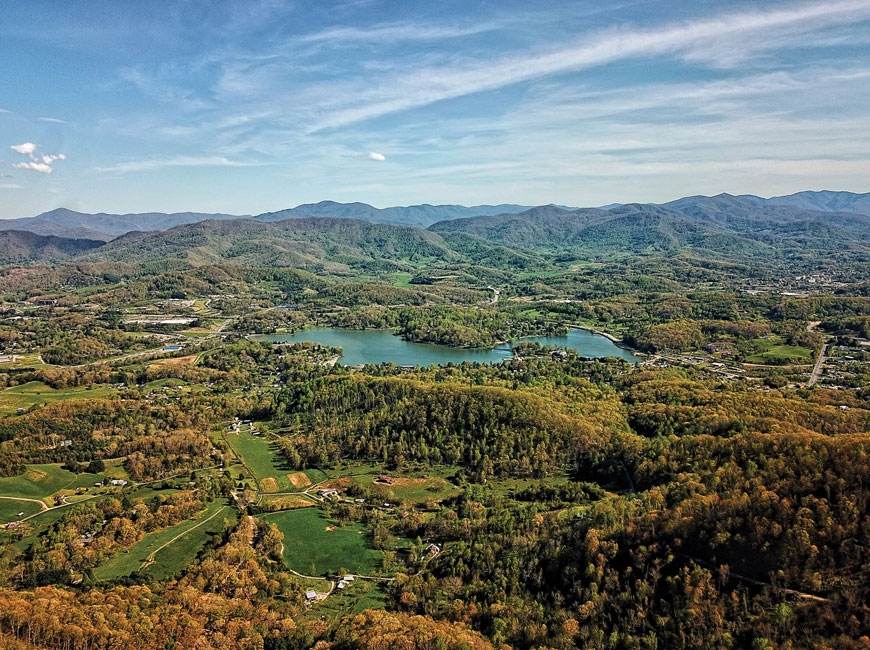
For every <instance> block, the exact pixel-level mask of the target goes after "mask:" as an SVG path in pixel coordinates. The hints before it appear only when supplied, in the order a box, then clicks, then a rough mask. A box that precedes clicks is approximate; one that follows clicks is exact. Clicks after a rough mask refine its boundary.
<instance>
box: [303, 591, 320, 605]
mask: <svg viewBox="0 0 870 650" xmlns="http://www.w3.org/2000/svg"><path fill="white" fill-rule="evenodd" d="M305 600H307V601H308V602H309V603H310V602H311V601H313V600H317V592H316V591H314V589H309V590H308V591H306V592H305Z"/></svg>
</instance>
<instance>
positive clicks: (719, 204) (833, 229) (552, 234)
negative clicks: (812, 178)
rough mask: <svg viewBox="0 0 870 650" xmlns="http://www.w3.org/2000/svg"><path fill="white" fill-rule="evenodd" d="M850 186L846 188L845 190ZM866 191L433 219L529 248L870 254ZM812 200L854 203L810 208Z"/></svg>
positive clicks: (447, 231)
mask: <svg viewBox="0 0 870 650" xmlns="http://www.w3.org/2000/svg"><path fill="white" fill-rule="evenodd" d="M841 194H845V193H841ZM867 197H868V195H852V196H851V197H846V196H838V197H824V198H818V199H815V200H814V198H813V197H812V196H808V195H806V194H804V195H803V196H797V195H795V196H792V197H780V198H782V199H784V200H783V201H782V202H781V201H779V200H777V201H771V200H767V199H762V198H759V197H755V196H732V195H730V194H720V195H718V196H714V197H705V196H693V197H686V198H683V199H678V200H677V201H672V202H670V203H666V204H664V205H657V204H637V203H634V204H624V205H619V206H616V207H612V208H609V209H606V210H605V209H596V208H581V209H578V210H566V209H562V208H559V207H556V206H553V205H549V206H542V207H538V208H532V209H531V210H528V211H526V212H522V213H519V214H504V215H496V216H485V217H473V218H469V219H459V220H450V221H442V222H438V223H435V224H433V225H432V226H430V227H429V230H431V231H432V232H437V233H438V234H440V235H442V236H444V237H447V236H448V235H456V234H459V233H462V234H465V235H470V236H473V237H477V238H479V239H482V240H485V241H487V242H488V243H490V244H497V245H501V246H509V247H511V248H516V249H519V250H525V251H535V252H546V253H572V254H575V255H576V254H583V255H592V256H595V255H599V254H601V253H602V252H605V251H611V252H622V253H633V254H671V253H674V252H677V251H691V252H693V253H694V254H697V255H701V256H704V257H708V258H711V259H717V258H729V259H752V258H754V257H758V256H776V255H779V254H785V253H788V252H789V251H791V252H793V253H796V254H802V253H804V252H807V251H816V252H819V251H826V252H834V251H844V252H845V251H854V252H859V253H867V254H870V215H868V214H864V213H860V212H857V211H855V210H857V209H859V208H860V206H861V205H862V201H863V200H864V199H865V198H867ZM789 202H795V203H799V204H806V203H813V204H817V205H823V206H824V205H828V206H829V207H831V208H833V207H835V206H846V207H851V209H852V210H853V211H839V212H836V211H832V210H826V211H822V210H808V209H803V208H800V207H795V206H793V205H790V203H789Z"/></svg>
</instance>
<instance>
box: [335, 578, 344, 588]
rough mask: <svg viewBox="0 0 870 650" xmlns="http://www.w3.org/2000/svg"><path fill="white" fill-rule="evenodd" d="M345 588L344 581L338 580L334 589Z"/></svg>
mask: <svg viewBox="0 0 870 650" xmlns="http://www.w3.org/2000/svg"><path fill="white" fill-rule="evenodd" d="M345 587H347V583H346V582H345V581H344V580H339V581H338V584H337V585H336V589H344V588H345Z"/></svg>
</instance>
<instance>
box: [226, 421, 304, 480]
mask: <svg viewBox="0 0 870 650" xmlns="http://www.w3.org/2000/svg"><path fill="white" fill-rule="evenodd" d="M226 441H227V443H229V445H230V446H231V447H232V448H233V451H234V452H236V454H237V455H238V456H239V458H241V459H242V460H243V461H244V463H245V466H247V468H248V469H250V470H251V472H253V474H254V478H255V479H256V480H257V485H258V486H259V488H260V489H261V490H262V491H263V492H266V493H274V492H297V491H298V490H299V488H297V487H295V486H294V485H293V483H292V482H291V480H290V478H289V476H290V475H291V474H294V470H293V469H291V468H290V467H289V466H288V465H287V462H286V461H285V460H284V457H283V456H282V455H281V453H280V452H279V451H278V449H277V446H276V445H275V444H274V443H272V442H270V441H269V440H267V439H266V438H264V437H263V436H253V435H251V434H250V433H238V434H235V433H228V434H227V435H226Z"/></svg>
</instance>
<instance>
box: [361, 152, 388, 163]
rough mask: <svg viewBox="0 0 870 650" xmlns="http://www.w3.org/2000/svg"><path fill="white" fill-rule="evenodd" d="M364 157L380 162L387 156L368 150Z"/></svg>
mask: <svg viewBox="0 0 870 650" xmlns="http://www.w3.org/2000/svg"><path fill="white" fill-rule="evenodd" d="M366 158H368V159H369V160H379V161H381V162H383V161H384V160H386V159H387V157H386V156H385V155H384V154H382V153H377V152H376V151H369V153H368V155H367V156H366Z"/></svg>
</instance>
